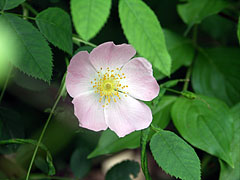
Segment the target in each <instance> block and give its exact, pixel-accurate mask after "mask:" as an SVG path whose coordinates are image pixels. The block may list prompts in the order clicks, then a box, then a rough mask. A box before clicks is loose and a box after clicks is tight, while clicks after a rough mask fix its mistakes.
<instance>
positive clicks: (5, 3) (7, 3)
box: [0, 0, 25, 10]
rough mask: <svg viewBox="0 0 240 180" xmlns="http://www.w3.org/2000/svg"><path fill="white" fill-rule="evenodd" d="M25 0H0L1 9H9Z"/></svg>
mask: <svg viewBox="0 0 240 180" xmlns="http://www.w3.org/2000/svg"><path fill="white" fill-rule="evenodd" d="M24 1H25V0H0V10H9V9H13V8H15V7H17V6H18V5H19V4H22V3H23V2H24Z"/></svg>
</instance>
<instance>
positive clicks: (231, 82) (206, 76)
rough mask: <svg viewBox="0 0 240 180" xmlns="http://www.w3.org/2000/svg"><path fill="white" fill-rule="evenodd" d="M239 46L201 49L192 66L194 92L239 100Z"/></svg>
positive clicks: (228, 101)
mask: <svg viewBox="0 0 240 180" xmlns="http://www.w3.org/2000/svg"><path fill="white" fill-rule="evenodd" d="M239 59H240V51H239V48H212V49H210V48H208V49H206V50H205V49H204V50H201V52H200V53H199V56H198V57H197V59H196V63H195V64H194V67H193V74H192V85H193V89H194V91H195V92H196V93H199V94H204V95H207V96H212V97H216V98H219V99H222V100H224V101H225V102H226V103H227V104H228V105H234V104H236V103H237V102H239V101H240V73H239V70H240V61H239Z"/></svg>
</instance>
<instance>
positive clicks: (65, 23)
mask: <svg viewBox="0 0 240 180" xmlns="http://www.w3.org/2000/svg"><path fill="white" fill-rule="evenodd" d="M36 23H37V25H38V28H39V29H40V31H41V33H42V34H43V35H44V36H45V37H46V38H47V40H48V41H50V42H51V43H52V44H53V45H55V46H57V47H58V48H60V49H62V50H63V51H66V52H68V53H69V54H70V55H71V54H72V51H73V43H72V25H71V19H70V16H69V15H68V13H66V12H65V11H63V10H62V9H60V8H48V9H46V10H44V11H42V12H40V13H39V14H38V15H37V17H36Z"/></svg>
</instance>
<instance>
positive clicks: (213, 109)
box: [171, 96, 233, 166]
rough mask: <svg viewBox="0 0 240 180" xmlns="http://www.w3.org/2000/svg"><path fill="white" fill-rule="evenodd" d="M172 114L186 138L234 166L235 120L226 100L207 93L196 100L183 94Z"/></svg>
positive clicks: (178, 128)
mask: <svg viewBox="0 0 240 180" xmlns="http://www.w3.org/2000/svg"><path fill="white" fill-rule="evenodd" d="M171 115H172V119H173V122H174V125H175V127H176V128H177V130H178V131H179V132H180V134H181V135H182V136H183V138H184V139H186V140H187V141H188V142H189V143H191V144H192V145H193V146H195V147H197V148H199V149H201V150H203V151H206V152H208V153H209V154H212V155H214V156H217V157H219V158H221V159H222V160H224V161H226V162H227V163H228V164H230V165H231V166H232V165H233V163H232V159H231V156H230V143H231V140H232V134H233V129H232V121H233V119H232V116H231V114H230V110H229V108H228V107H227V106H226V104H225V103H223V102H222V101H220V100H218V99H215V98H210V97H204V96H197V98H196V99H194V100H191V99H188V98H184V97H181V98H178V100H177V101H176V102H175V103H174V105H173V107H172V112H171Z"/></svg>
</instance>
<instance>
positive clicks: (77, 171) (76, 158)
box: [70, 147, 91, 178]
mask: <svg viewBox="0 0 240 180" xmlns="http://www.w3.org/2000/svg"><path fill="white" fill-rule="evenodd" d="M88 153H89V150H88V149H87V148H86V147H79V148H77V149H75V151H74V152H73V154H72V156H71V160H70V167H71V169H72V172H73V174H74V176H75V177H77V178H83V177H84V176H85V175H86V174H87V173H88V172H89V170H90V168H91V162H90V160H89V159H87V155H88Z"/></svg>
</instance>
